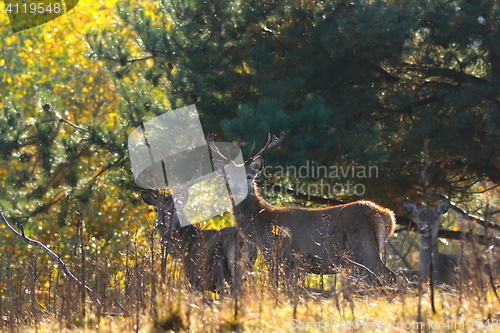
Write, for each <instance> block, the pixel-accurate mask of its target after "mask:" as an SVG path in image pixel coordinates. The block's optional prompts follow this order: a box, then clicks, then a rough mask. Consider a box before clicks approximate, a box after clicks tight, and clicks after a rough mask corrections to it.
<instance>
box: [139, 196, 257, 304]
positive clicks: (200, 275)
mask: <svg viewBox="0 0 500 333" xmlns="http://www.w3.org/2000/svg"><path fill="white" fill-rule="evenodd" d="M186 193H187V192H186ZM141 196H142V200H143V201H144V202H145V203H146V204H148V205H150V206H154V207H155V212H156V220H157V229H158V230H159V232H160V237H161V240H162V242H163V244H164V246H165V247H166V248H167V251H168V253H169V254H170V255H172V256H173V257H175V258H178V259H180V260H181V261H182V264H183V269H184V273H185V274H186V277H187V279H188V281H189V283H190V284H191V286H192V287H193V288H195V289H196V290H198V291H211V292H217V293H219V295H220V298H221V299H222V298H224V295H225V290H226V283H227V284H228V285H229V286H230V287H231V290H232V291H235V292H240V291H241V284H242V282H243V279H244V274H245V273H246V272H248V270H250V269H251V267H252V266H253V264H254V262H255V260H256V258H257V249H256V248H255V246H254V245H252V244H249V243H247V242H245V241H244V240H243V239H242V238H241V236H240V235H239V234H238V232H237V229H236V227H227V228H222V229H220V230H215V229H201V228H199V227H195V226H193V225H192V224H189V225H187V226H182V227H181V224H180V221H179V218H178V215H177V211H176V209H175V206H174V199H173V196H172V195H162V194H160V193H159V191H154V193H150V192H146V191H142V192H141ZM181 197H182V196H181ZM181 204H182V203H181Z"/></svg>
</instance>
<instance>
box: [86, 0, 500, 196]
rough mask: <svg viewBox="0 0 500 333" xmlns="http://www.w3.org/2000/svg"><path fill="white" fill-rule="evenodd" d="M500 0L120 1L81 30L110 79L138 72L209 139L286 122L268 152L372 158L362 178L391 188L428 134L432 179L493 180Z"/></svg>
mask: <svg viewBox="0 0 500 333" xmlns="http://www.w3.org/2000/svg"><path fill="white" fill-rule="evenodd" d="M498 11H499V8H498V5H497V4H496V2H495V1H465V0H462V1H447V2H441V1H432V2H429V1H423V0H421V1H420V0H414V1H381V0H378V1H377V0H376V1H363V0H358V1H355V2H352V1H349V2H347V1H339V0H338V1H328V2H326V1H325V2H317V1H287V0H283V1H272V0H271V1H266V2H261V1H245V2H233V1H225V0H221V1H217V2H215V3H214V2H208V1H197V0H192V1H177V2H173V1H161V2H160V4H159V5H158V7H157V10H156V11H146V10H144V8H142V7H141V6H135V7H131V6H130V5H129V3H127V2H121V3H120V4H119V6H118V14H119V16H120V18H121V19H122V24H123V25H122V26H118V27H116V28H115V29H113V30H106V31H101V32H96V33H93V34H90V35H89V36H88V40H89V42H90V44H91V46H92V49H93V55H94V56H95V57H96V58H98V59H101V60H104V61H106V63H107V66H108V68H109V70H110V71H111V72H112V73H114V75H115V76H116V77H117V78H118V79H123V78H126V77H127V76H128V75H130V73H135V75H137V73H139V75H140V76H141V77H142V78H144V79H145V80H146V81H147V82H149V84H150V86H155V87H159V88H160V89H162V91H163V92H164V94H165V96H166V97H167V98H168V101H169V104H170V105H169V107H170V108H172V109H173V108H176V107H181V106H184V105H189V104H196V105H197V108H198V110H199V111H200V112H201V117H202V124H203V126H204V127H205V131H206V132H208V131H210V132H215V133H217V134H218V140H230V141H235V142H238V143H239V144H240V145H241V146H243V147H244V149H249V147H250V145H251V144H252V143H253V142H256V143H257V146H258V145H261V144H263V142H264V140H265V139H266V133H267V132H272V133H277V132H279V131H284V132H285V133H286V134H287V138H286V140H285V141H284V142H283V143H282V147H281V149H280V150H279V151H278V152H275V156H273V157H272V158H270V159H271V160H272V161H273V163H274V164H282V165H285V166H296V167H298V166H301V165H304V164H305V163H306V161H314V162H315V163H316V165H324V166H339V165H348V164H351V163H354V164H356V165H365V166H368V165H372V166H378V169H379V174H378V177H372V178H370V179H361V180H360V181H362V182H363V183H364V185H365V186H366V188H367V191H368V193H367V195H368V196H369V197H371V198H380V199H381V200H382V201H385V202H390V200H391V199H394V200H396V199H397V200H398V201H399V198H401V197H404V196H407V195H409V194H411V193H414V192H415V190H414V184H417V182H418V178H419V173H420V170H421V163H420V160H421V156H420V152H421V150H422V149H423V147H424V143H425V142H427V141H428V142H429V151H430V156H431V158H433V159H434V167H433V168H432V171H431V178H432V180H433V185H434V187H435V188H436V191H437V192H443V193H447V194H448V195H451V196H452V197H454V196H457V195H459V194H460V193H462V192H463V191H464V190H467V189H469V188H470V187H471V186H472V185H473V184H474V183H475V182H477V181H478V180H483V179H486V180H491V181H493V182H494V183H496V184H498V183H500V159H499V156H498V153H497V149H496V147H498V144H499V143H500V132H499V130H498V125H499V124H500V122H499V121H500V119H499V117H500V116H499V114H500V113H499V112H498V97H499V96H498V91H499V89H498V88H499V87H498V84H499V82H498V79H497V77H498V73H499V72H500V47H498V43H497V41H498V40H499V39H498V34H499V33H498V24H497V23H496V20H495V17H498ZM132 42H134V43H132ZM136 102H138V101H136ZM310 181H314V179H311V180H310ZM330 181H332V182H335V179H330Z"/></svg>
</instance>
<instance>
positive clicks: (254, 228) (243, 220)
mask: <svg viewBox="0 0 500 333" xmlns="http://www.w3.org/2000/svg"><path fill="white" fill-rule="evenodd" d="M273 210H274V208H273V207H272V206H271V205H269V204H268V203H267V202H265V201H264V199H262V198H261V197H260V195H259V191H258V189H257V185H256V184H253V186H252V187H251V188H249V191H248V195H247V197H246V198H245V199H244V200H243V201H241V202H240V203H239V204H237V205H235V206H234V207H233V214H234V219H235V221H236V224H237V225H238V227H239V228H240V230H241V231H242V232H243V235H244V236H247V237H248V238H250V240H251V241H255V240H256V239H257V238H258V237H259V236H261V234H262V228H261V226H262V224H264V223H265V222H266V220H267V222H268V223H269V222H270V221H269V218H268V216H269V214H270V213H271V212H272V211H273Z"/></svg>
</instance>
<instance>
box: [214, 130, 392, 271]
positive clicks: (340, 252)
mask: <svg viewBox="0 0 500 333" xmlns="http://www.w3.org/2000/svg"><path fill="white" fill-rule="evenodd" d="M283 139H284V134H283V133H282V134H281V136H280V138H277V137H276V136H273V138H272V139H271V136H270V135H269V137H268V141H267V143H266V145H265V146H264V148H262V149H261V150H260V151H259V152H258V153H257V154H256V155H254V156H252V151H251V152H250V155H249V158H248V160H247V161H246V162H245V163H244V165H243V166H241V167H244V168H245V172H246V176H247V180H246V186H247V187H248V194H247V195H246V196H245V197H244V198H243V196H244V195H245V193H247V191H244V190H242V189H241V186H240V187H238V186H234V187H233V188H231V194H232V196H233V198H238V199H240V200H242V201H241V202H239V203H238V204H236V205H234V201H233V214H234V218H235V220H236V224H237V227H238V228H239V230H240V232H241V234H242V235H243V237H245V239H247V240H248V241H250V242H252V243H253V244H255V245H257V246H258V247H260V248H261V250H262V251H263V254H264V256H266V257H267V258H266V260H271V258H270V257H269V254H270V243H271V241H270V237H271V236H272V234H273V230H274V229H275V228H276V227H279V228H282V229H283V230H286V231H287V232H288V234H289V235H290V236H289V239H287V240H286V242H283V244H284V249H283V250H282V254H283V255H284V256H285V258H284V260H285V262H287V263H288V264H287V266H288V268H289V269H292V268H293V266H294V265H298V267H299V268H301V269H302V270H304V271H306V272H309V273H314V274H334V273H336V272H338V267H339V266H346V264H349V265H347V266H353V265H354V266H355V267H357V268H360V267H361V268H362V270H364V271H368V272H369V273H371V274H370V275H371V277H376V278H378V277H381V278H382V279H384V280H387V281H389V280H390V281H394V280H395V278H396V275H395V273H394V272H392V271H391V270H390V269H389V268H387V266H386V265H385V264H384V263H383V261H382V259H381V251H382V249H383V247H384V242H385V240H386V239H387V237H389V236H390V235H392V233H393V231H394V225H395V220H394V213H393V212H392V211H391V210H389V209H386V208H383V207H380V206H378V205H376V204H375V203H373V202H370V201H357V202H353V203H349V204H345V205H341V206H336V207H330V208H322V209H305V208H282V207H273V206H271V205H269V204H268V203H266V202H265V201H264V200H263V199H262V198H261V197H260V195H259V192H258V190H257V186H256V184H255V178H256V177H257V176H258V175H259V174H260V173H261V172H262V170H263V168H264V161H263V159H262V157H261V156H262V154H263V153H264V152H265V151H267V150H269V149H271V148H273V147H275V146H276V145H278V144H279V143H280V142H281V141H283ZM207 143H208V145H209V147H210V148H211V151H212V155H214V154H216V155H218V157H219V158H220V159H221V160H219V161H214V165H215V168H216V170H218V173H221V172H224V171H223V169H224V167H226V168H227V167H228V166H229V165H231V164H233V166H234V162H232V161H231V159H230V158H229V157H227V156H225V155H224V154H222V153H221V152H220V150H219V149H218V147H217V146H216V145H215V143H214V136H213V134H209V136H208V137H207ZM252 148H253V147H252ZM228 181H229V182H231V180H230V179H229V180H228ZM239 195H240V196H241V198H239V197H238V196H239Z"/></svg>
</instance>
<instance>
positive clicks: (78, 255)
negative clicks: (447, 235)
mask: <svg viewBox="0 0 500 333" xmlns="http://www.w3.org/2000/svg"><path fill="white" fill-rule="evenodd" d="M155 239H157V236H156V235H155V234H154V230H146V229H144V230H143V229H141V228H138V229H136V230H134V229H133V228H131V229H130V232H128V233H127V234H126V235H125V236H124V239H123V240H122V241H121V244H122V247H120V246H118V245H115V247H113V248H109V247H102V248H100V249H98V250H96V251H91V247H92V244H90V243H88V244H86V246H87V248H88V250H86V251H85V252H84V255H83V259H84V260H85V265H84V267H85V268H84V269H81V267H82V265H81V263H82V252H81V251H80V252H78V251H74V248H68V249H67V253H68V254H67V255H66V256H64V260H65V261H66V263H67V264H68V266H69V267H70V269H71V270H72V271H73V273H74V274H75V275H76V276H77V277H78V278H80V279H81V278H82V277H84V278H85V281H86V283H87V284H88V285H89V286H90V287H91V288H93V289H94V290H95V291H96V292H97V294H98V297H99V298H100V300H101V302H102V303H103V305H104V307H103V309H102V310H101V311H99V310H98V309H97V308H96V307H95V306H94V304H93V303H92V301H91V300H90V299H89V297H88V296H87V295H82V292H81V290H80V288H78V286H76V285H75V284H74V283H71V282H68V280H67V279H66V278H65V277H64V276H63V275H62V273H61V272H60V271H59V270H58V269H57V268H55V267H54V263H53V262H50V260H49V258H48V257H46V256H45V254H44V253H41V252H40V251H38V250H35V249H33V250H31V251H29V252H27V251H26V248H27V247H26V245H25V244H23V243H21V242H16V243H15V244H14V243H12V244H8V245H5V246H4V249H5V251H4V253H5V255H4V256H3V257H1V258H0V296H1V297H0V330H2V331H4V332H103V333H106V332H110V333H115V332H121V333H125V332H148V333H156V332H168V331H189V332H233V331H235V332H293V331H297V330H299V331H305V330H309V331H321V330H326V331H356V330H359V331H364V332H373V331H380V332H389V331H396V332H398V331H401V332H403V331H406V329H403V328H402V329H400V330H397V329H394V326H396V325H398V323H400V324H399V325H400V326H401V325H403V326H404V325H406V326H407V328H410V330H411V331H418V327H419V326H420V325H421V327H422V331H426V332H431V331H433V332H439V331H446V332H464V331H470V332H481V331H484V332H496V331H498V332H500V324H499V321H500V301H499V300H498V299H497V297H496V295H495V294H494V290H493V288H492V286H491V283H488V280H484V279H482V280H480V279H478V278H476V279H475V280H473V281H471V282H467V284H461V285H459V286H457V287H454V288H451V287H440V288H437V289H436V293H435V308H436V313H435V314H434V313H433V312H432V307H431V304H430V295H429V292H428V286H424V287H425V288H423V291H422V292H421V295H420V297H419V293H418V289H415V288H413V289H412V288H408V286H406V285H400V286H399V287H396V288H380V287H369V288H367V287H363V286H362V285H360V284H356V285H354V284H352V280H348V279H346V278H345V277H344V275H338V276H336V277H327V278H325V281H323V283H322V281H321V278H320V277H318V276H313V275H309V276H308V277H307V278H306V279H302V280H301V282H300V285H299V287H297V288H295V289H293V288H292V289H291V288H284V287H283V285H281V284H280V285H279V287H278V288H276V286H270V285H269V284H270V282H269V281H270V279H269V276H268V274H267V273H266V272H265V270H266V268H265V267H264V266H263V264H262V261H261V260H258V261H257V266H258V267H256V269H255V273H254V274H253V277H252V279H251V281H249V282H248V283H247V288H246V291H245V292H244V294H242V295H241V296H240V297H238V298H237V299H233V298H229V299H226V300H217V299H215V300H214V296H216V295H213V294H206V293H205V294H203V293H200V292H197V291H193V290H191V289H190V288H189V285H188V283H187V281H186V279H185V278H184V276H183V274H182V272H181V270H180V267H179V263H178V262H176V261H172V260H170V258H167V259H168V260H167V261H166V262H167V264H166V267H165V268H166V269H165V270H163V269H162V267H161V264H160V263H161V262H162V257H161V249H160V248H159V244H158V243H159V242H157V241H155ZM69 250H73V251H69ZM111 250H113V251H111ZM163 275H164V277H162V276H163ZM497 278H498V277H497ZM496 281H497V283H498V279H497V280H496ZM322 285H323V286H325V288H326V289H328V290H329V291H328V292H323V293H321V292H318V289H321V286H322ZM306 286H307V288H306ZM497 287H498V285H497ZM82 296H83V297H82ZM215 298H216V297H215ZM419 304H420V306H419ZM419 308H420V310H419ZM419 312H420V314H419ZM486 321H487V322H486ZM420 323H421V324H420ZM485 323H487V324H488V328H484V327H483V328H479V326H480V325H484V324H485ZM384 328H385V329H384ZM431 328H432V329H431Z"/></svg>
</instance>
